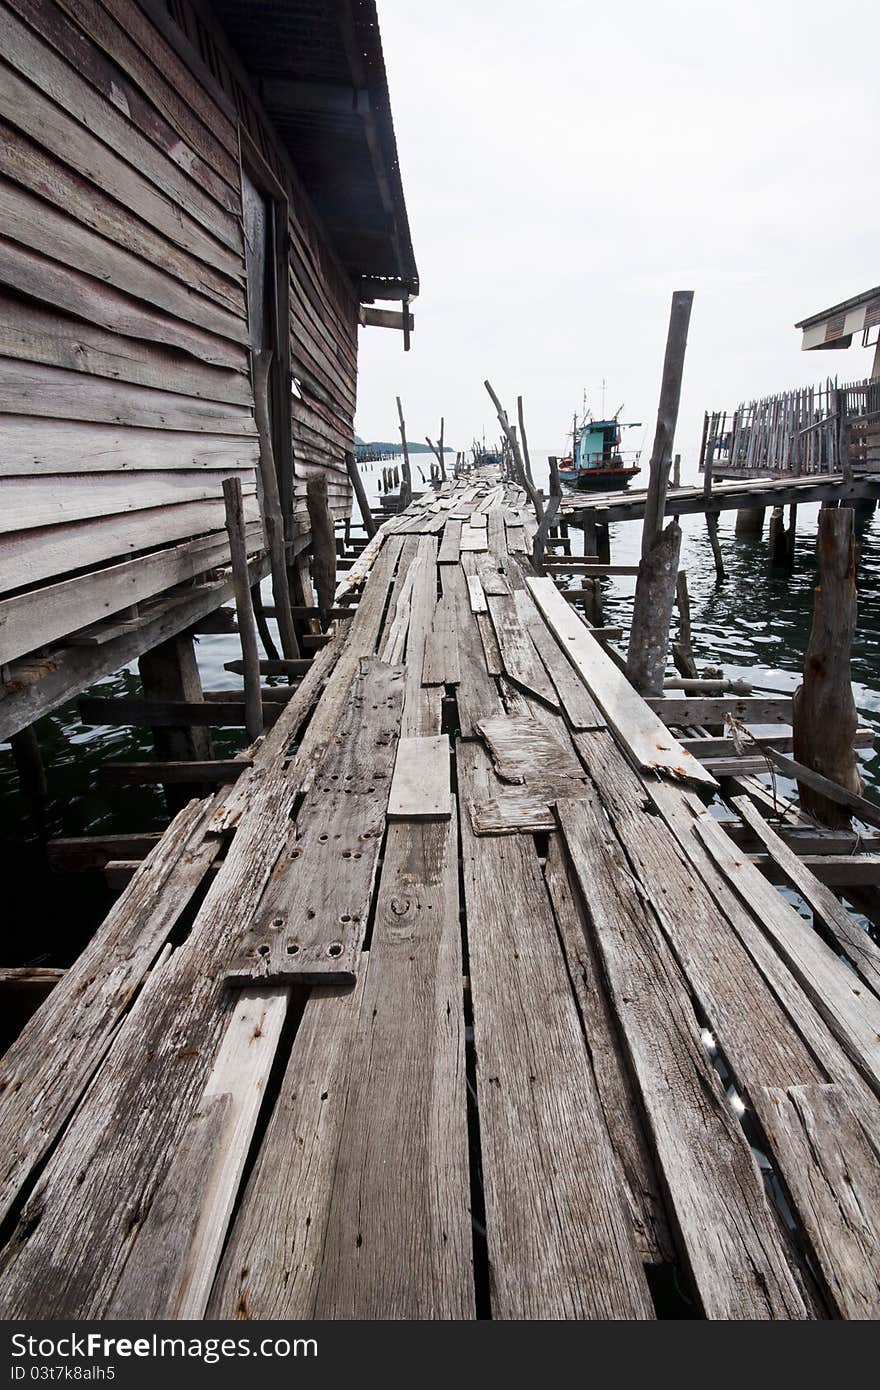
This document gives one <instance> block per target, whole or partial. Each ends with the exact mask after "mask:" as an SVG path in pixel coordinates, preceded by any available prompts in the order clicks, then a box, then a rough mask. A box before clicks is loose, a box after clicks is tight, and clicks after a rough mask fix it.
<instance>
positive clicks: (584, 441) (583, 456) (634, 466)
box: [559, 406, 641, 492]
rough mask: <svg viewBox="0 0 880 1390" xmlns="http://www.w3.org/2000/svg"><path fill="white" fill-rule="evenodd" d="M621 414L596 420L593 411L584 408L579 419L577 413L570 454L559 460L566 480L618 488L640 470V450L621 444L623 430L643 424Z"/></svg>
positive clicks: (587, 486) (583, 485) (584, 488)
mask: <svg viewBox="0 0 880 1390" xmlns="http://www.w3.org/2000/svg"><path fill="white" fill-rule="evenodd" d="M620 409H621V410H622V409H623V407H622V406H621V408H620ZM619 415H620V410H618V412H617V414H616V415H614V416H613V417H612V418H611V419H610V420H594V419H593V416H592V414H591V412H590V411H585V412H584V417H583V419H582V420H580V421H578V418H577V415H575V417H574V426H573V429H572V440H573V443H572V452H571V455H570V456H569V457H568V458H562V459H560V460H559V477H560V479H561V481H562V482H563V483H568V485H569V486H570V487H576V488H578V489H579V490H580V491H597V492H606V491H608V492H610V491H619V490H620V489H621V488H625V487H627V486H628V485H629V482H630V480H631V479H632V478H634V477H635V476H636V474H637V473H640V472H641V468H640V467H639V459H640V457H641V450H640V449H639V450H628V451H624V450H622V449H621V447H620V444H621V438H622V431H623V430H634V429H639V428H640V425H639V424H638V423H636V422H633V423H632V424H624V423H622V422H621V421H620V420H619V419H618V418H617V417H618V416H619Z"/></svg>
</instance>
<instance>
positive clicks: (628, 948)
mask: <svg viewBox="0 0 880 1390" xmlns="http://www.w3.org/2000/svg"><path fill="white" fill-rule="evenodd" d="M558 811H559V817H560V824H561V826H562V831H563V834H564V836H565V840H566V845H567V847H568V850H569V853H570V855H571V860H572V864H573V868H574V872H575V875H576V877H577V881H578V884H579V887H580V890H581V892H582V894H583V896H584V900H585V902H586V903H588V904H589V909H588V910H589V914H590V920H591V922H592V924H593V929H594V932H595V936H596V940H597V944H598V949H599V953H600V956H601V959H602V963H603V969H604V973H605V978H606V980H607V982H608V987H609V992H610V995H611V999H612V1001H613V1005H614V1009H615V1012H616V1015H617V1019H618V1022H619V1025H620V1028H621V1032H622V1035H623V1039H624V1043H625V1046H626V1049H627V1055H628V1059H629V1064H630V1066H631V1068H632V1071H633V1074H634V1076H635V1078H636V1081H637V1084H638V1087H639V1091H640V1094H641V1101H642V1107H643V1112H644V1115H645V1119H646V1124H647V1126H648V1130H649V1133H650V1136H651V1141H652V1144H653V1147H654V1150H655V1153H656V1155H657V1161H658V1163H659V1166H660V1170H661V1172H662V1175H663V1182H664V1185H665V1187H666V1190H667V1192H668V1194H669V1199H670V1202H671V1206H672V1210H673V1213H674V1221H675V1226H676V1228H677V1235H678V1239H679V1242H680V1246H681V1254H682V1256H683V1257H684V1259H685V1260H686V1261H687V1264H688V1266H689V1268H690V1272H691V1274H692V1277H693V1280H694V1284H695V1286H696V1289H697V1291H698V1294H699V1297H700V1299H701V1302H702V1305H703V1309H704V1311H705V1313H706V1316H707V1317H709V1318H752V1319H766V1318H802V1317H804V1316H805V1315H806V1310H805V1307H804V1303H803V1300H802V1298H801V1295H800V1293H799V1291H798V1288H797V1285H796V1283H795V1280H794V1277H793V1275H792V1272H791V1269H790V1268H789V1265H788V1263H787V1260H786V1256H785V1253H784V1249H783V1245H782V1240H781V1238H780V1235H779V1232H778V1228H777V1225H776V1219H775V1217H774V1215H773V1214H772V1212H771V1210H770V1206H769V1204H768V1201H767V1198H766V1197H765V1195H764V1190H763V1184H762V1181H761V1177H760V1174H759V1172H758V1169H757V1166H756V1164H755V1162H754V1159H753V1158H752V1155H751V1153H750V1150H749V1147H748V1144H747V1143H746V1140H745V1137H744V1135H743V1133H742V1131H741V1129H740V1127H739V1126H738V1124H737V1123H736V1121H735V1120H734V1118H733V1116H732V1114H731V1112H730V1110H729V1108H728V1106H727V1103H726V1100H725V1096H724V1091H723V1087H722V1086H721V1083H720V1080H719V1079H718V1077H717V1075H716V1074H715V1073H714V1071H713V1068H712V1065H711V1062H710V1061H709V1059H708V1057H707V1056H706V1053H705V1052H704V1050H703V1048H702V1046H701V1043H700V1035H699V1025H698V1023H697V1019H696V1017H695V1015H694V1013H693V1010H692V1009H691V1007H690V1002H689V999H688V995H687V990H686V987H685V983H684V980H683V979H682V977H681V975H680V973H679V971H678V969H677V967H676V964H675V961H674V958H673V957H672V955H671V953H670V951H669V949H668V946H667V945H666V943H665V942H664V941H663V939H662V937H661V935H660V934H659V932H658V930H657V925H656V922H655V921H654V919H653V918H652V916H651V914H650V912H649V910H648V908H647V907H646V905H645V903H644V902H643V901H642V899H641V897H640V895H639V894H638V893H637V892H636V891H635V889H634V886H633V884H632V880H631V878H630V875H629V874H628V872H627V869H626V860H625V858H624V855H623V852H622V850H621V847H620V844H619V842H618V841H617V839H616V837H615V835H614V832H613V830H612V829H611V827H610V824H609V822H608V821H607V819H606V818H605V816H604V813H603V812H602V808H601V804H600V803H599V801H598V798H597V797H593V798H591V797H590V796H589V795H588V796H587V797H586V798H584V799H583V800H578V801H575V802H560V803H559V806H558ZM771 891H772V890H771Z"/></svg>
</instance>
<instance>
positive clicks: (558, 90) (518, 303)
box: [357, 0, 880, 474]
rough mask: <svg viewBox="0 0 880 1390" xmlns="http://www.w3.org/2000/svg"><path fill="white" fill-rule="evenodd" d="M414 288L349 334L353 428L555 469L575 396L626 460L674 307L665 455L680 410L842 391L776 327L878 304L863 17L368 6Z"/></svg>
mask: <svg viewBox="0 0 880 1390" xmlns="http://www.w3.org/2000/svg"><path fill="white" fill-rule="evenodd" d="M378 10H379V20H380V25H381V29H382V38H383V44H384V48H385V57H386V64H387V68H388V76H389V83H390V88H391V101H392V108H393V111H394V119H395V126H396V132H397V143H398V148H399V152H400V160H401V167H402V172H403V184H404V191H405V193H406V199H407V205H408V209H409V217H410V223H411V227H412V235H413V244H414V247H415V253H416V259H417V261H418V266H419V272H420V276H421V284H422V292H421V294H420V296H419V298H418V299H417V300H416V301H415V304H414V306H413V307H414V313H415V318H416V332H415V335H414V337H413V346H412V351H411V352H410V353H409V354H407V355H404V353H403V351H402V343H401V338H400V335H399V334H397V333H391V332H388V331H387V330H382V329H376V328H373V329H363V330H361V374H360V385H359V409H358V419H357V428H358V433H359V434H360V435H362V436H363V437H364V438H368V439H370V438H373V439H375V438H387V437H390V436H392V435H393V431H394V426H395V424H396V413H395V406H394V397H395V395H397V394H398V393H399V394H400V395H402V396H403V398H404V404H405V408H406V414H407V424H408V433H409V436H410V438H414V439H421V438H422V437H423V436H424V435H425V433H430V434H432V436H433V435H435V433H436V430H437V428H438V425H439V416H440V414H441V412H442V413H443V414H445V416H446V435H447V439H448V440H449V441H450V442H451V443H452V444H453V445H457V446H458V447H464V446H466V445H467V444H468V443H469V442H470V440H471V438H472V437H473V436H474V434H477V433H479V432H480V431H481V430H482V428H483V427H484V426H485V427H486V430H487V433H489V434H491V435H492V436H493V437H494V436H495V435H496V434H497V428H496V426H495V421H494V414H493V411H492V407H491V404H490V402H489V400H488V397H487V396H486V394H485V391H484V389H483V386H482V383H483V380H484V378H485V377H486V376H488V377H489V378H490V379H491V381H492V382H493V385H494V386H495V387H496V389H497V390H498V392H499V394H500V395H501V397H502V400H504V401H505V403H506V404H507V406H508V410H509V411H510V412H511V413H512V412H513V411H514V410H515V402H516V395H517V393H521V394H522V395H523V397H524V399H525V405H526V424H527V428H528V433H529V437H530V440H531V442H532V443H533V444H534V445H535V447H536V448H541V449H543V450H545V451H546V450H548V449H550V450H552V451H554V452H555V451H558V452H560V453H561V452H562V450H563V447H564V443H565V431H566V428H567V427H569V428H570V426H569V420H570V416H571V413H572V411H573V410H574V409H575V408H576V407H579V406H580V404H581V401H582V397H583V392H584V390H586V392H587V398H588V402H589V403H590V404H591V405H592V407H593V409H594V410H595V411H596V412H597V413H598V412H599V411H600V410H601V406H602V386H601V383H602V379H603V377H604V378H605V380H606V382H607V388H606V394H605V404H606V406H607V408H608V410H609V411H614V410H615V409H616V408H617V407H618V406H619V405H620V404H621V402H625V418H626V419H629V420H641V421H644V422H645V425H646V427H647V429H646V431H634V432H633V435H634V436H637V438H635V439H634V441H633V442H634V443H636V444H638V443H640V442H641V437H642V434H643V433H645V435H646V439H647V443H648V444H650V439H651V435H652V433H653V423H652V422H653V420H654V417H655V412H656V408H657V395H658V389H659V380H660V368H661V363H662V357H663V347H664V342H665V335H666V322H667V317H668V310H669V299H670V295H671V293H672V291H673V290H674V289H692V290H694V291H695V301H694V312H693V316H692V319H691V332H690V340H689V345H688V355H687V361H686V364H685V384H684V392H683V397H682V408H681V414H680V417H679V432H678V438H677V447H678V448H679V450H681V451H682V453H683V455H684V460H685V470H684V471H685V473H686V474H688V473H690V472H692V471H693V468H694V467H695V464H694V462H693V456H694V454H695V452H696V450H697V448H698V446H699V438H700V430H701V427H702V417H703V411H704V410H705V409H706V408H710V409H713V408H714V409H719V408H729V409H732V408H733V407H735V406H736V405H737V404H738V402H739V401H740V400H741V399H742V398H748V397H751V396H754V395H763V394H768V393H770V392H773V391H777V390H781V389H783V388H785V387H788V386H794V385H798V384H806V383H807V382H809V381H813V380H816V381H818V380H820V379H821V378H823V377H824V376H825V375H826V374H828V373H831V374H833V373H835V372H837V373H838V374H839V375H840V377H841V380H846V379H852V378H855V377H861V376H865V375H866V374H867V373H868V371H869V370H870V365H871V353H870V352H869V351H866V350H864V349H863V348H862V347H861V346H856V345H855V344H854V346H853V347H852V348H851V349H849V351H847V352H838V353H834V352H822V353H811V354H809V355H807V354H803V353H801V352H800V333H799V332H796V331H795V329H794V328H793V326H792V325H793V324H794V322H795V320H796V319H800V318H804V317H806V316H807V315H809V314H812V313H815V312H816V311H818V310H820V309H824V308H827V307H828V306H829V305H831V304H834V303H837V302H839V301H840V300H842V299H845V298H848V297H849V296H850V295H853V294H857V293H859V292H860V291H862V290H865V289H869V288H871V287H872V286H874V285H876V284H878V283H880V255H878V222H880V218H878V212H880V181H878V178H877V133H878V79H877V54H878V51H880V5H878V4H877V3H876V0H839V3H836V4H832V5H829V4H827V2H823V3H818V0H797V3H793V2H789V0H761V2H760V3H759V2H758V0H737V3H736V4H730V5H721V4H720V3H717V0H701V2H698V0H664V3H663V4H657V3H648V0H610V3H606V4H603V5H597V4H595V3H586V0H541V3H535V2H534V0H529V2H528V3H525V0H443V3H442V4H439V5H438V4H437V3H435V0H431V3H429V2H428V0H379V4H378Z"/></svg>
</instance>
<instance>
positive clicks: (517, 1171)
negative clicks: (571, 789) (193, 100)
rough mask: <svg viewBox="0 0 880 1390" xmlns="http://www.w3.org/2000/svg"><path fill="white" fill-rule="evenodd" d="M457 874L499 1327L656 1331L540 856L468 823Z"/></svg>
mask: <svg viewBox="0 0 880 1390" xmlns="http://www.w3.org/2000/svg"><path fill="white" fill-rule="evenodd" d="M466 601H467V600H466V599H465V602H466ZM458 767H459V788H460V794H461V796H462V799H463V801H464V803H465V804H466V805H469V804H471V803H472V802H474V801H479V800H482V799H485V798H486V797H487V795H489V794H490V788H491V776H492V774H491V769H490V767H489V762H488V759H487V757H486V754H485V753H484V752H483V750H482V749H481V748H480V747H479V745H477V744H474V743H468V742H460V743H459V745H458ZM462 860H463V872H464V889H465V902H466V907H467V918H468V932H467V935H468V947H469V961H470V981H471V994H472V999H473V1010H474V1042H475V1048H476V1063H477V1095H478V1099H479V1109H480V1143H481V1148H482V1156H483V1164H482V1166H483V1185H484V1192H485V1200H486V1238H487V1241H488V1247H489V1259H490V1263H491V1268H492V1275H493V1279H492V1290H491V1299H492V1314H493V1316H494V1317H495V1318H505V1319H507V1318H602V1317H605V1318H627V1317H630V1318H651V1317H653V1315H654V1314H653V1307H652V1304H651V1300H650V1297H649V1295H648V1290H647V1285H646V1283H645V1276H644V1272H643V1269H642V1263H641V1259H640V1257H639V1255H638V1252H637V1250H636V1245H635V1239H634V1235H633V1230H632V1226H631V1222H630V1217H629V1212H628V1210H627V1208H626V1198H625V1196H624V1194H623V1192H622V1188H621V1180H620V1171H619V1167H618V1164H617V1160H616V1158H615V1155H614V1153H613V1150H612V1148H611V1143H610V1141H609V1138H608V1131H607V1128H606V1125H605V1121H604V1118H603V1115H602V1110H601V1106H600V1103H599V1099H598V1096H597V1094H596V1090H595V1083H594V1080H593V1075H592V1073H591V1071H590V1069H589V1066H588V1063H587V1056H586V1051H585V1046H584V1038H583V1033H582V1032H581V1025H580V1020H579V1017H578V1013H577V1009H576V1007H575V1002H574V998H573V997H572V993H571V987H570V985H569V980H568V973H567V968H566V964H565V960H564V958H563V956H562V954H561V951H560V948H559V939H558V935H557V931H556V923H555V920H554V917H553V913H552V910H551V906H550V901H549V898H548V895H547V891H546V888H545V886H544V881H543V878H542V876H541V870H540V867H539V865H538V860H537V856H536V854H535V850H534V845H533V844H532V843H531V841H529V840H527V839H525V838H523V837H521V836H514V837H497V838H491V839H488V838H477V837H476V836H475V835H474V834H473V832H472V830H471V828H470V824H469V820H468V817H467V816H463V817H462ZM511 902H515V903H516V911H515V912H511V910H510V905H511ZM536 1010H537V1011H539V1012H540V1027H537V1028H533V1027H524V1026H523V1020H524V1019H534V1017H535V1013H536Z"/></svg>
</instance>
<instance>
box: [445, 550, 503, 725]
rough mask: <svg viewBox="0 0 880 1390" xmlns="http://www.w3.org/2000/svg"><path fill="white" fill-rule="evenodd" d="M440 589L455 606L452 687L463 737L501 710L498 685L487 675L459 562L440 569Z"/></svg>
mask: <svg viewBox="0 0 880 1390" xmlns="http://www.w3.org/2000/svg"><path fill="white" fill-rule="evenodd" d="M443 574H444V579H443V591H444V594H447V595H450V596H452V598H453V599H454V602H455V607H456V617H457V622H456V632H457V636H458V652H459V683H458V685H457V686H456V688H455V694H456V701H457V704H458V719H459V726H460V728H461V733H462V736H463V737H464V738H474V737H476V725H477V723H478V721H479V720H480V719H483V718H486V717H490V716H491V715H494V714H503V713H504V706H503V704H502V703H501V697H500V695H499V694H498V687H497V685H496V684H495V681H494V680H493V679H492V678H491V676H490V675H489V670H488V667H487V663H486V657H485V654H484V650H483V643H482V641H481V639H480V633H479V631H478V629H477V620H476V618H475V617H474V615H473V613H472V612H471V608H470V600H469V599H468V592H467V585H466V584H465V577H464V573H463V572H462V569H461V567H460V566H459V565H454V566H452V567H451V568H450V569H448V570H444V572H443Z"/></svg>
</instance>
